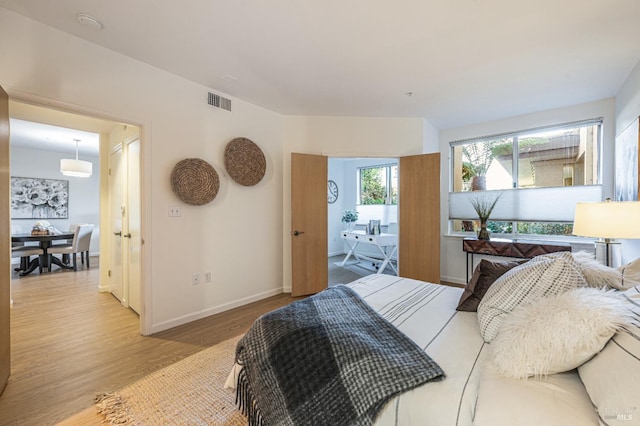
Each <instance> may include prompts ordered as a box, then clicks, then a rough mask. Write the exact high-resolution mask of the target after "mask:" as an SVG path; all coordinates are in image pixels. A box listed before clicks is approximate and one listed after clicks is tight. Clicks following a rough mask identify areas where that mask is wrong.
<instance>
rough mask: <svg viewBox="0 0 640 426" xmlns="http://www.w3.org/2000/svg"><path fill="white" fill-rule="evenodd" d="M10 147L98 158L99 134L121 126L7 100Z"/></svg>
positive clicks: (115, 123)
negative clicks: (76, 141)
mask: <svg viewBox="0 0 640 426" xmlns="http://www.w3.org/2000/svg"><path fill="white" fill-rule="evenodd" d="M9 110H10V111H11V119H10V123H9V125H10V127H9V129H10V133H9V135H10V142H11V147H12V148H15V147H19V148H30V149H39V150H47V151H56V152H63V153H68V154H72V155H74V156H75V152H76V143H75V140H76V139H78V140H79V142H78V155H79V157H80V159H83V158H82V157H83V156H92V157H97V156H98V155H99V151H100V133H109V132H110V131H112V130H113V129H114V127H115V126H121V125H124V124H122V123H117V122H114V121H110V120H104V119H101V118H95V117H89V116H85V115H78V114H74V113H69V112H66V111H60V110H55V109H51V108H46V107H42V106H38V105H32V104H27V103H23V102H19V101H15V100H9Z"/></svg>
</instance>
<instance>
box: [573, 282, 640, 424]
mask: <svg viewBox="0 0 640 426" xmlns="http://www.w3.org/2000/svg"><path fill="white" fill-rule="evenodd" d="M622 295H623V297H624V298H625V300H626V301H627V305H628V309H629V310H631V311H633V315H635V318H634V320H633V323H632V324H630V325H626V326H624V327H623V328H622V329H621V330H620V331H618V332H617V333H616V334H615V335H614V336H613V337H612V338H611V339H610V340H609V343H607V344H606V346H605V347H604V349H603V350H602V351H600V353H598V354H597V355H596V356H595V357H593V358H592V359H591V360H590V361H587V362H585V363H584V364H582V365H581V366H580V367H578V374H580V379H581V380H582V382H583V383H584V386H585V388H586V389H587V393H588V394H589V397H590V398H591V401H592V402H593V404H594V405H595V407H596V408H597V410H598V413H599V415H600V418H601V419H602V420H603V422H604V423H605V424H608V425H610V426H613V425H631V424H638V420H639V419H640V404H639V402H640V286H637V287H632V288H631V289H629V290H627V291H625V292H623V293H622Z"/></svg>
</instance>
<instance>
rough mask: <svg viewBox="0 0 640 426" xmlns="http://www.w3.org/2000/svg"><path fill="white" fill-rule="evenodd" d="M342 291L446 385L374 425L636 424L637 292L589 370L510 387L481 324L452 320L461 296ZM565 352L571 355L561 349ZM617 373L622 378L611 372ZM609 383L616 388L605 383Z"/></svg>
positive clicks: (401, 287)
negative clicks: (434, 368) (401, 338)
mask: <svg viewBox="0 0 640 426" xmlns="http://www.w3.org/2000/svg"><path fill="white" fill-rule="evenodd" d="M547 256H548V257H547V258H545V259H551V260H550V261H548V263H549V264H553V265H556V264H557V263H558V260H557V256H555V255H547ZM561 256H562V261H563V263H562V265H563V266H562V268H558V267H557V268H556V270H555V271H556V272H557V273H559V274H564V275H566V274H567V264H571V265H574V266H575V265H576V264H575V257H574V256H572V255H571V254H570V253H565V254H562V255H561ZM572 262H573V263H572ZM587 263H588V262H587ZM534 264H535V262H534ZM591 264H593V263H591ZM550 268H551V267H547V270H546V271H547V273H548V270H549V269H550ZM478 269H479V268H478ZM520 269H523V270H524V271H525V272H526V273H527V274H529V275H531V274H532V272H531V268H530V269H529V270H527V269H526V268H523V267H522V265H520V264H516V265H515V266H513V270H514V271H516V272H517V271H519V270H520ZM578 270H579V271H580V269H579V268H578ZM581 271H582V272H585V271H586V270H585V269H582V270H581ZM507 272H508V271H507ZM574 272H575V271H574ZM582 272H581V273H580V274H579V275H578V276H577V278H576V279H578V280H582V281H580V284H578V286H584V287H588V283H587V282H586V280H585V279H584V274H582ZM520 275H522V274H520ZM534 275H535V274H534ZM564 275H562V276H564ZM510 276H516V277H518V276H519V275H518V274H516V273H515V272H514V273H512V274H509V273H506V274H505V278H508V277H510ZM616 276H617V275H616ZM558 277H559V276H558V275H555V276H554V278H553V284H552V285H553V286H557V285H558V284H557V283H558V282H562V281H563V279H562V278H558ZM594 277H596V278H595V280H596V281H597V277H598V274H596V273H594V272H593V271H591V276H590V278H591V280H594ZM507 281H508V280H507ZM538 281H539V280H538ZM497 282H501V281H500V277H498V279H497ZM518 284H519V286H520V287H522V284H521V283H518ZM572 285H573V284H572ZM346 286H347V287H349V288H350V289H353V290H354V291H355V292H356V293H357V294H358V295H359V296H360V297H361V298H362V299H363V300H364V301H365V302H366V304H368V305H369V306H371V307H372V308H373V309H374V310H375V311H377V312H378V313H379V314H380V315H381V316H382V317H383V318H385V319H386V320H387V321H389V322H390V323H391V324H393V325H394V326H395V327H397V329H399V330H400V331H401V332H402V333H403V334H404V335H406V336H407V337H408V338H409V339H411V340H412V341H413V342H414V343H415V344H416V345H418V346H419V347H420V348H421V349H422V350H424V351H425V352H426V353H427V354H428V355H429V356H430V357H431V358H432V359H433V361H435V362H436V363H437V364H438V365H439V366H440V367H441V368H442V370H443V371H444V372H445V374H446V378H445V379H444V380H438V381H433V382H429V383H425V384H423V385H421V386H419V387H417V388H415V389H413V390H409V391H406V392H403V393H401V394H400V395H398V396H395V397H393V398H391V399H390V400H389V401H388V402H387V403H386V404H385V406H384V408H383V409H382V410H381V411H380V412H379V413H378V414H377V415H376V417H375V424H376V425H380V426H386V425H438V426H446V425H452V426H453V425H480V426H484V425H487V426H489V425H491V426H495V425H540V424H545V425H563V426H565V425H580V426H584V425H598V424H608V425H613V424H625V425H631V424H640V423H639V420H640V413H638V412H637V410H638V408H637V407H638V405H640V404H639V403H640V388H639V386H640V376H639V373H638V371H639V370H640V369H639V368H638V359H639V358H638V356H640V355H639V354H640V331H639V330H640V329H639V328H638V325H639V321H638V318H640V287H630V288H620V289H618V290H617V293H620V295H622V296H624V300H625V303H627V304H628V305H629V306H631V307H632V308H633V309H632V310H631V311H633V310H635V313H634V314H633V315H635V320H634V319H633V317H629V320H628V321H627V322H626V323H625V324H623V323H619V324H618V325H617V326H616V327H615V329H614V330H611V331H610V335H609V336H608V337H607V338H606V339H605V340H602V341H601V342H600V343H599V345H600V347H599V348H597V349H596V350H594V349H591V351H592V352H593V353H590V354H589V357H588V359H587V361H586V362H583V360H581V361H580V362H581V364H580V365H579V366H578V365H576V366H575V368H566V371H558V372H555V371H554V372H551V373H549V374H534V375H533V376H532V377H527V378H520V377H518V378H515V377H508V375H505V373H504V371H502V370H501V369H500V366H499V365H498V366H497V365H496V361H495V360H496V359H497V358H495V355H494V354H493V352H492V348H491V346H492V344H493V345H494V346H495V347H496V348H498V347H499V346H497V345H498V343H496V342H498V340H499V339H496V340H495V341H490V342H487V339H486V335H487V333H488V331H487V330H484V332H483V329H482V327H483V322H482V321H480V320H479V318H478V316H479V314H478V313H477V312H473V311H472V312H465V311H461V310H457V307H458V306H459V304H460V302H461V297H462V296H463V293H464V292H465V289H462V288H457V287H450V286H444V285H440V284H432V283H426V282H422V281H417V280H412V279H407V278H400V277H396V276H389V275H370V276H367V277H364V278H362V279H359V280H357V281H354V282H352V283H349V284H347V285H346ZM563 291H565V292H566V289H564V290H563ZM510 293H513V291H510ZM516 293H517V292H516ZM592 293H593V292H592ZM608 293H611V292H608ZM487 294H489V293H487ZM547 296H548V295H547ZM607 296H610V295H609V294H607ZM563 303H565V302H563ZM616 303H617V302H616ZM625 306H626V305H625ZM616 309H618V308H616ZM625 309H626V308H625ZM631 311H630V312H631ZM516 312H518V311H516ZM625 315H626V314H625ZM625 318H626V317H625ZM504 327H507V325H505V326H504ZM611 336H614V338H611ZM502 345H503V346H504V343H503V344H502ZM507 346H508V345H507ZM513 346H516V347H517V345H513ZM620 348H624V349H623V350H620ZM563 350H564V352H571V350H567V348H566V347H564V348H563ZM614 352H615V353H614ZM594 354H595V356H594ZM616 357H620V359H617V358H616ZM565 361H566V360H565ZM616 368H619V369H621V370H622V371H620V372H614V370H616ZM560 369H562V368H560ZM630 372H631V373H630ZM237 373H238V366H234V371H232V373H231V374H230V377H229V380H228V381H227V386H230V387H233V386H234V384H235V383H236V381H237ZM609 374H610V375H612V377H615V380H616V381H615V383H613V382H612V381H611V378H610V377H609V378H607V375H609ZM266 423H267V424H268V422H266ZM310 424H313V422H311V423H310Z"/></svg>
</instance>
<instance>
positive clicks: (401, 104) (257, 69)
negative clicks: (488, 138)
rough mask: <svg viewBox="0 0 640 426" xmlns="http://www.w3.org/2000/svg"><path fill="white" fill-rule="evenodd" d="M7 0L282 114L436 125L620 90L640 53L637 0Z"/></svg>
mask: <svg viewBox="0 0 640 426" xmlns="http://www.w3.org/2000/svg"><path fill="white" fill-rule="evenodd" d="M0 7H5V8H7V9H9V10H12V11H14V12H17V13H19V14H22V15H25V16H27V17H29V18H32V19H34V20H36V21H40V22H42V23H44V24H47V25H50V26H52V27H55V28H58V29H60V30H62V31H65V32H67V33H70V34H73V35H75V36H77V37H80V38H83V39H86V40H88V41H91V42H94V43H97V44H99V45H102V46H104V47H107V48H109V49H112V50H115V51H118V52H121V53H123V54H125V55H128V56H130V57H133V58H136V59H139V60H141V61H143V62H146V63H148V64H151V65H154V66H156V67H158V68H162V69H165V70H167V71H169V72H172V73H174V74H176V75H179V76H182V77H184V78H187V79H189V80H191V81H194V82H196V83H199V84H202V85H204V86H206V87H208V88H210V89H212V90H217V91H220V92H222V93H224V94H227V95H230V96H232V97H236V98H240V99H243V100H245V101H248V102H251V103H253V104H256V105H259V106H262V107H265V108H268V109H270V110H273V111H276V112H279V113H282V114H287V115H330V116H372V117H376V116H385V117H424V118H426V119H427V120H428V121H429V122H430V123H431V124H433V125H434V126H436V127H437V128H439V129H446V128H451V127H460V126H464V125H469V124H473V123H478V122H484V121H490V120H494V119H501V118H505V117H509V116H515V115H520V114H526V113H531V112H535V111H540V110H546V109H551V108H559V107H563V106H568V105H574V104H578V103H583V102H588V101H593V100H599V99H603V98H609V97H612V96H615V95H616V93H617V92H618V90H619V89H620V87H621V85H622V84H623V82H624V81H625V79H626V78H627V76H628V75H629V73H630V72H631V71H632V69H633V67H634V66H635V65H636V64H637V63H638V61H639V60H640V44H639V43H638V40H640V24H639V23H638V16H640V1H638V0H562V1H559V0H538V1H528V2H524V1H514V0H422V1H419V0H399V1H394V2H391V1H380V0H340V1H337V0H324V1H316V2H311V1H294V0H270V1H258V0H234V1H229V0H189V1H185V2H179V1H175V0H134V1H131V0H112V1H104V0H56V1H51V0H0ZM78 13H86V14H90V15H92V16H94V17H96V18H97V19H98V20H99V21H100V22H101V23H102V24H103V28H102V29H101V30H96V29H92V28H89V27H87V26H85V25H81V24H80V23H78V21H77V19H76V17H77V14H78Z"/></svg>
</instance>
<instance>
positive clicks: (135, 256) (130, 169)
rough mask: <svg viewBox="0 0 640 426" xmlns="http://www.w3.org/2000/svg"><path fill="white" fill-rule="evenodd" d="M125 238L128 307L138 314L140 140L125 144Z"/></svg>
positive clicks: (139, 273)
mask: <svg viewBox="0 0 640 426" xmlns="http://www.w3.org/2000/svg"><path fill="white" fill-rule="evenodd" d="M126 188H127V203H126V217H127V236H128V240H129V247H128V251H127V256H126V257H127V259H126V260H124V261H123V262H125V263H127V265H128V268H127V270H128V274H127V279H126V281H127V283H128V285H127V293H128V298H127V299H128V300H129V307H130V308H131V309H133V310H134V311H136V312H137V313H138V314H139V313H140V308H141V307H140V280H141V271H142V269H141V256H140V255H141V252H142V226H141V221H142V210H141V197H140V139H136V140H134V141H132V142H130V143H128V144H127V184H126Z"/></svg>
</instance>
